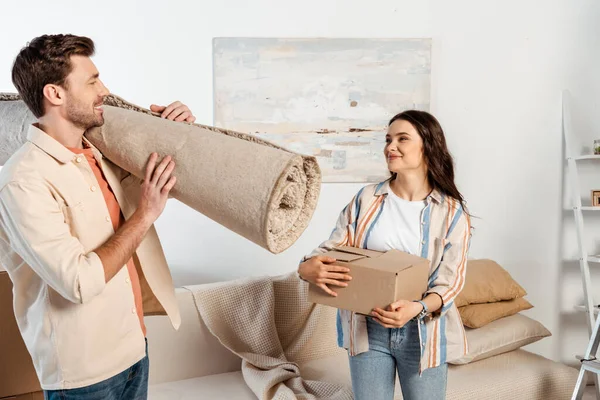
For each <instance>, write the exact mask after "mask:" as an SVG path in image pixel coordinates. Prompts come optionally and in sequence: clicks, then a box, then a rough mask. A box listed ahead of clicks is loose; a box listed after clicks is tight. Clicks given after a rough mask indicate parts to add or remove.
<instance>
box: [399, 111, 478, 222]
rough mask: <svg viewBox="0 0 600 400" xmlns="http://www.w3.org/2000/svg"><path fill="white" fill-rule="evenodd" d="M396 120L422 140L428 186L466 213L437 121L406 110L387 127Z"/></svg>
mask: <svg viewBox="0 0 600 400" xmlns="http://www.w3.org/2000/svg"><path fill="white" fill-rule="evenodd" d="M398 120H402V121H406V122H409V123H410V124H411V125H412V126H414V127H415V129H416V130H417V132H419V135H420V136H421V139H423V155H424V156H425V162H426V163H427V180H428V181H429V185H430V186H431V187H432V188H435V189H437V190H439V191H440V192H442V193H444V194H445V195H447V196H450V197H452V198H453V199H456V200H458V201H459V203H460V204H461V206H462V207H463V209H464V211H465V212H467V208H466V205H465V199H464V198H463V196H462V194H461V193H460V192H459V191H458V188H457V187H456V184H455V183H454V160H453V158H452V155H451V154H450V152H449V151H448V146H447V145H446V137H445V136H444V131H443V130H442V126H441V125H440V123H439V122H438V120H437V119H436V118H435V117H434V116H433V115H431V114H429V113H428V112H425V111H419V110H407V111H403V112H401V113H400V114H396V115H395V116H394V117H393V118H392V119H391V120H390V123H389V125H391V124H393V123H394V122H395V121H398ZM395 178H396V174H395V173H392V179H395Z"/></svg>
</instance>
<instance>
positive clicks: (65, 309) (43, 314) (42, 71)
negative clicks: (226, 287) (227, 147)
mask: <svg viewBox="0 0 600 400" xmlns="http://www.w3.org/2000/svg"><path fill="white" fill-rule="evenodd" d="M93 54H94V43H93V41H92V40H91V39H89V38H86V37H78V36H74V35H44V36H41V37H38V38H35V39H34V40H32V41H31V42H30V43H29V44H28V45H27V46H26V47H25V48H23V49H22V50H21V52H20V53H19V55H18V56H17V58H16V60H15V62H14V65H13V70H12V79H13V83H14V85H15V86H16V88H17V90H18V91H19V93H20V95H21V97H22V99H23V101H24V102H25V103H26V104H27V106H28V107H29V108H30V110H31V111H32V112H33V113H34V115H35V116H36V117H37V118H38V123H36V124H34V125H32V126H31V127H30V128H29V132H28V141H27V142H26V143H25V144H24V145H23V146H22V147H21V149H20V150H18V151H17V152H16V153H15V154H14V155H13V157H11V159H10V160H9V161H8V162H7V163H6V165H5V166H4V167H3V169H2V170H1V172H0V263H2V265H3V267H4V268H5V269H6V270H7V271H8V274H9V276H10V278H11V280H12V282H13V287H14V289H13V293H14V311H15V315H16V318H17V322H18V325H19V329H20V331H21V334H22V336H23V339H24V341H25V344H26V345H27V348H28V350H29V352H30V354H31V357H32V359H33V363H34V366H35V368H36V371H37V375H38V377H39V380H40V382H41V385H42V388H43V389H44V394H45V398H46V399H86V400H87V399H145V398H146V396H147V386H148V358H147V344H146V341H145V334H146V328H145V326H144V320H143V316H144V314H146V315H149V314H167V315H168V316H169V318H170V320H171V322H172V324H173V326H174V327H175V328H178V327H179V324H180V315H179V310H178V308H177V302H176V299H175V294H174V289H173V284H172V279H171V275H170V272H169V269H168V266H167V263H166V260H165V257H164V254H163V251H162V248H161V246H160V242H159V241H158V236H157V234H156V231H155V229H154V227H153V223H154V221H155V220H156V219H157V218H158V217H159V215H160V214H161V213H162V211H163V209H164V207H165V203H166V201H167V198H168V195H169V191H170V190H171V189H172V188H173V186H174V185H175V181H176V179H175V177H174V176H173V171H174V168H175V164H174V162H173V161H172V160H171V158H170V157H168V156H167V157H165V158H163V159H162V160H161V161H160V162H159V160H158V159H157V158H158V157H157V155H156V154H152V155H151V156H150V159H149V162H148V165H147V168H146V175H145V179H144V181H143V182H141V181H136V178H135V177H134V176H132V175H130V174H128V173H127V172H125V171H123V170H121V169H119V168H118V167H116V166H115V165H114V164H112V163H110V162H109V161H108V160H106V159H104V158H103V157H102V154H100V152H99V151H98V150H97V149H96V148H95V147H94V146H93V145H91V144H90V143H89V142H88V141H87V140H86V139H85V138H84V136H83V135H84V133H85V131H86V130H87V129H89V128H92V127H98V126H101V125H102V124H103V123H104V118H103V115H102V114H103V111H102V103H103V99H104V97H105V96H107V95H108V94H109V92H108V90H107V89H106V87H105V86H104V84H103V83H102V81H101V80H100V77H99V73H98V70H97V69H96V67H95V65H94V63H93V62H92V60H91V59H90V57H91V56H93ZM151 109H152V110H153V111H156V112H161V113H162V117H163V118H168V119H170V120H173V121H187V122H193V121H194V120H195V118H194V116H193V115H192V113H191V112H190V110H189V109H188V107H186V106H185V105H183V104H181V103H179V102H176V103H173V104H171V105H169V106H168V107H159V106H154V105H153V106H152V107H151Z"/></svg>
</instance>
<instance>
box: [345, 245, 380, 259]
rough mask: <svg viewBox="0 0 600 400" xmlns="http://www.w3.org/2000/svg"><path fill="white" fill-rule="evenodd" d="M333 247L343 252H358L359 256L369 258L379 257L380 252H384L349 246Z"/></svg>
mask: <svg viewBox="0 0 600 400" xmlns="http://www.w3.org/2000/svg"><path fill="white" fill-rule="evenodd" d="M334 249H335V250H337V251H341V252H344V253H350V254H358V255H361V256H365V257H371V258H375V257H379V256H381V255H382V254H384V253H382V252H380V251H375V250H367V249H359V248H358V247H351V246H336V247H334Z"/></svg>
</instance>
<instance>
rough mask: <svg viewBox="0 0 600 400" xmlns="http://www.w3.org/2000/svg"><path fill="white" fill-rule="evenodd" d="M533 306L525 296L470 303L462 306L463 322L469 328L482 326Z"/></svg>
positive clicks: (459, 310)
mask: <svg viewBox="0 0 600 400" xmlns="http://www.w3.org/2000/svg"><path fill="white" fill-rule="evenodd" d="M530 308H533V306H532V305H531V303H530V302H528V301H527V300H526V299H525V298H524V297H520V298H518V299H514V300H503V301H497V302H495V303H484V304H470V305H468V306H464V307H460V308H459V309H458V312H460V317H461V319H462V321H463V324H464V325H465V326H466V327H469V328H481V327H482V326H485V325H487V324H489V323H490V322H493V321H496V320H498V319H500V318H504V317H509V316H511V315H515V314H517V313H519V312H521V311H525V310H529V309H530Z"/></svg>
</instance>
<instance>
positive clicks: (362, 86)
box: [213, 38, 431, 182]
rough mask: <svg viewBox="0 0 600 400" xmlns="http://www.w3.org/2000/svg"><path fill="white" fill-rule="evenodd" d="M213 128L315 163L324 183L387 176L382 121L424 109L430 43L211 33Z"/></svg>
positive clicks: (370, 180)
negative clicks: (266, 142)
mask: <svg viewBox="0 0 600 400" xmlns="http://www.w3.org/2000/svg"><path fill="white" fill-rule="evenodd" d="M213 63H214V65H213V68H214V125H215V126H218V127H222V128H227V129H232V130H236V131H241V132H247V133H252V134H255V135H257V136H259V137H261V138H264V139H266V140H269V141H271V142H273V143H276V144H278V145H280V146H283V147H285V148H288V149H290V150H292V151H296V152H299V153H303V154H309V155H314V156H316V157H317V158H318V160H319V165H320V166H321V169H322V171H323V181H324V182H378V181H380V180H382V179H385V178H386V177H388V176H389V175H388V172H387V170H386V165H385V159H384V157H383V148H384V146H385V133H386V130H387V123H388V121H389V119H390V118H391V117H393V116H394V115H395V114H397V113H398V112H400V111H403V110H406V109H419V110H425V111H428V110H429V102H430V100H429V99H430V90H431V89H430V88H431V39H263V38H216V39H214V43H213Z"/></svg>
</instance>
